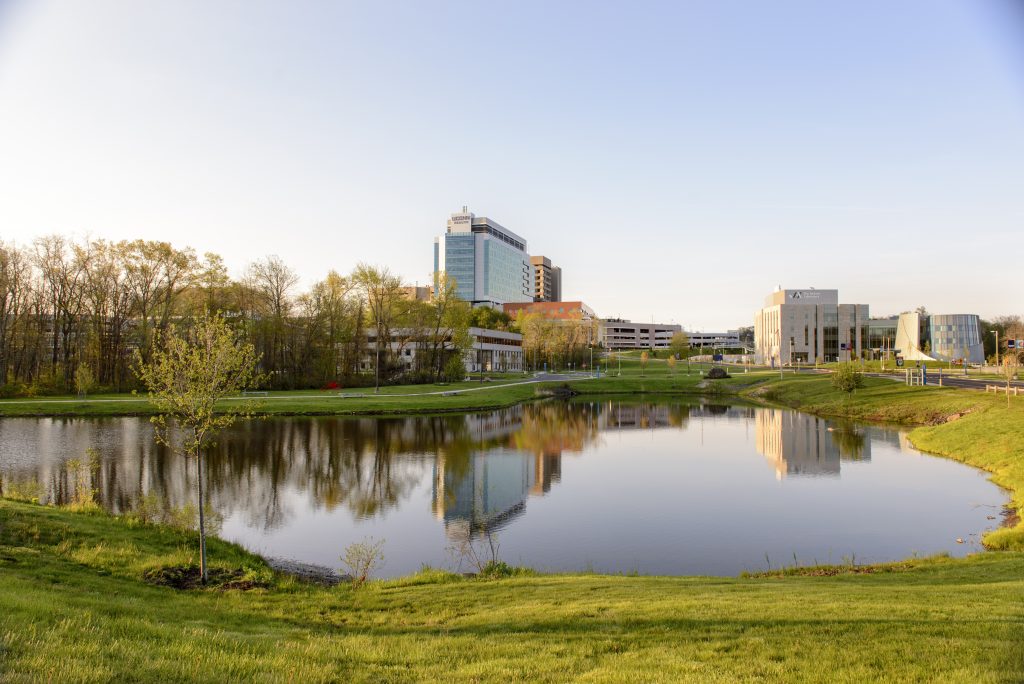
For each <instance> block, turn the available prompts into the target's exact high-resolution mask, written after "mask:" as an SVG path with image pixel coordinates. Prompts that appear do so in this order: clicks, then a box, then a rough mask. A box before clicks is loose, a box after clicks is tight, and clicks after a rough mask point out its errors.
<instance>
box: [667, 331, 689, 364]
mask: <svg viewBox="0 0 1024 684" xmlns="http://www.w3.org/2000/svg"><path fill="white" fill-rule="evenodd" d="M668 350H669V351H670V352H672V356H674V357H676V358H677V359H681V358H684V357H685V356H686V355H687V353H688V352H689V351H690V336H689V335H687V334H686V333H684V332H677V333H676V334H675V335H673V336H672V340H671V341H670V342H669V343H668Z"/></svg>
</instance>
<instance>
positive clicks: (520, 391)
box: [0, 359, 708, 417]
mask: <svg viewBox="0 0 1024 684" xmlns="http://www.w3.org/2000/svg"><path fill="white" fill-rule="evenodd" d="M702 368H705V369H706V368H708V366H707V365H706V364H705V365H703V366H701V365H698V364H693V365H692V369H691V374H690V375H689V376H688V375H687V373H686V365H685V362H681V363H680V365H679V366H677V367H676V369H675V371H670V369H669V368H668V365H667V364H666V362H665V360H664V359H660V360H659V359H652V360H651V363H650V364H649V365H648V367H647V369H646V370H643V369H641V368H640V364H639V361H634V360H630V361H623V364H622V372H621V375H615V376H608V375H604V374H603V371H602V376H601V377H600V378H586V379H584V378H583V374H578V375H579V378H580V379H577V380H573V381H572V382H571V384H572V385H573V387H574V388H575V389H576V390H577V391H584V388H590V387H593V391H595V392H601V393H608V392H622V391H638V392H639V391H650V392H661V391H670V392H671V391H688V392H694V391H697V384H698V383H699V382H700V380H701V377H700V375H699V372H700V369H702ZM615 372H616V373H617V372H618V371H617V369H616V371H615ZM486 377H489V378H491V380H490V381H489V382H481V381H480V380H479V379H474V380H467V381H465V382H456V383H449V384H443V385H442V384H429V385H393V386H389V387H382V388H381V389H380V393H379V394H375V393H374V391H373V388H372V387H370V388H365V387H360V388H352V389H340V390H297V391H275V392H269V393H268V394H267V396H266V397H263V396H255V397H249V398H247V399H246V400H247V401H251V402H254V403H255V405H256V410H255V411H256V413H260V414H275V415H357V414H360V415H377V414H411V413H437V412H444V411H467V410H484V409H495V408H503V407H505V406H512V405H514V404H517V403H519V402H522V401H527V400H530V399H533V398H535V397H537V396H538V389H539V388H541V387H543V386H545V385H548V386H552V385H561V384H564V383H563V382H549V383H538V382H536V381H535V380H534V377H533V375H532V374H518V375H510V374H496V375H493V376H491V375H488V376H486ZM587 391H590V390H589V389H588V390H587ZM343 394H344V395H348V396H344V397H343V396H341V395H343ZM242 399H243V398H242V397H239V400H242ZM227 405H228V404H227V403H225V406H227ZM153 412H154V409H153V407H152V406H151V405H150V403H149V401H148V400H147V399H146V397H145V395H143V394H137V395H132V394H103V395H91V396H89V397H87V398H86V399H84V400H82V399H79V398H78V397H75V396H55V397H37V398H31V399H3V400H0V417H3V416H124V415H150V414H152V413H153Z"/></svg>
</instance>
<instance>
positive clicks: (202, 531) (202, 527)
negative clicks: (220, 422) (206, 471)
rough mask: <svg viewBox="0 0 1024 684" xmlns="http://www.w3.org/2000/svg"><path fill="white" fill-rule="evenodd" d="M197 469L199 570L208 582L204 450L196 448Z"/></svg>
mask: <svg viewBox="0 0 1024 684" xmlns="http://www.w3.org/2000/svg"><path fill="white" fill-rule="evenodd" d="M196 456H197V462H196V464H197V470H198V471H199V572H200V574H202V576H203V584H206V582H207V580H208V579H209V575H208V573H207V569H206V513H205V511H204V510H203V508H204V506H203V503H204V501H203V452H202V451H200V450H199V449H196Z"/></svg>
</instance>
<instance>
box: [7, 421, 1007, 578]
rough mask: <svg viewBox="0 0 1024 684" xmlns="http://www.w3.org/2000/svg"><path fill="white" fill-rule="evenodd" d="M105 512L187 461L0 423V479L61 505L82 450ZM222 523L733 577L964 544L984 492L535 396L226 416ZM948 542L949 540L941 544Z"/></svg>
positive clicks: (844, 443)
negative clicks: (444, 410) (499, 407)
mask: <svg viewBox="0 0 1024 684" xmlns="http://www.w3.org/2000/svg"><path fill="white" fill-rule="evenodd" d="M90 447H92V448H95V449H96V450H97V451H98V452H99V453H100V455H101V459H100V463H99V464H98V465H99V467H98V469H97V471H96V475H95V480H94V481H93V486H94V487H95V488H96V489H97V490H98V491H99V492H100V496H101V498H102V501H103V503H104V505H105V506H106V507H107V508H109V509H110V510H114V511H125V510H131V509H132V508H134V507H135V506H136V505H137V502H138V500H139V498H140V496H141V495H142V494H149V495H150V496H156V497H158V498H159V499H160V500H161V501H162V503H163V505H164V506H168V507H174V506H181V505H183V504H185V503H187V502H190V501H192V500H193V499H194V496H195V494H194V491H195V470H194V464H191V465H190V466H188V467H186V465H185V463H184V460H183V459H181V458H180V457H173V456H168V455H167V454H165V453H164V452H163V450H161V449H159V448H157V447H156V446H154V445H153V443H152V428H151V426H150V425H149V423H148V421H146V420H145V419H137V418H106V419H93V420H81V419H73V420H68V419H39V420H34V419H3V420H0V476H2V478H3V486H4V487H5V489H6V490H7V491H10V490H11V488H12V487H13V488H18V487H24V486H25V484H26V483H31V482H34V483H37V484H38V487H39V488H41V490H42V492H43V494H44V499H46V498H48V499H50V500H54V499H56V500H61V499H63V498H65V497H66V496H67V495H68V492H69V491H71V489H72V488H73V485H72V482H73V480H74V478H75V477H76V475H75V474H74V473H69V472H68V471H67V469H66V468H65V467H64V463H65V461H66V460H67V459H68V458H79V459H81V458H83V457H84V454H85V451H86V449H88V448H90ZM209 474H210V484H211V488H210V491H211V495H210V496H211V502H212V504H213V505H214V506H215V507H216V508H217V509H218V510H219V511H220V512H221V513H222V514H223V515H224V525H223V528H222V532H221V533H222V536H224V537H226V538H228V539H232V540H235V541H239V542H242V543H244V544H245V545H246V546H248V547H249V548H251V549H253V550H255V551H259V552H262V553H266V554H268V555H275V556H285V557H291V558H296V559H299V560H304V561H307V562H314V563H321V564H325V565H331V566H336V565H338V562H337V559H338V556H339V554H340V553H341V551H342V549H344V547H345V546H346V545H348V544H350V543H352V542H353V541H358V540H361V539H363V538H365V537H370V536H372V537H375V538H377V539H385V540H386V543H385V556H386V557H387V562H386V567H385V569H384V572H385V574H390V575H399V574H405V573H408V572H412V571H414V570H416V569H418V568H419V567H420V565H422V564H424V563H428V564H431V565H435V566H447V567H452V566H453V560H452V558H451V556H450V554H449V553H448V552H446V548H447V547H449V546H451V545H452V544H453V543H456V542H458V541H459V540H461V539H466V538H468V537H472V538H477V539H479V538H481V537H482V536H483V535H485V534H486V533H487V532H492V533H494V534H495V535H496V536H497V539H498V542H499V543H500V555H501V557H502V558H503V559H504V560H506V561H509V562H512V563H521V564H525V565H530V566H533V567H536V568H539V569H544V570H573V569H583V568H588V567H590V568H594V569H596V570H599V571H607V572H629V571H633V570H637V571H639V572H642V573H652V574H654V573H666V574H680V573H685V574H693V573H697V574H702V573H706V574H736V573H738V572H740V571H742V570H744V569H758V568H763V567H764V566H765V564H766V559H765V556H766V554H767V556H768V559H769V560H770V562H771V564H772V566H773V567H774V566H778V565H783V564H792V563H793V557H794V554H795V555H796V558H797V559H798V560H799V561H800V562H801V563H810V562H813V561H815V560H816V561H818V562H830V561H831V562H841V561H842V559H843V558H844V557H850V556H851V555H855V556H856V558H857V560H858V562H873V561H882V560H891V559H897V558H903V557H906V556H909V555H911V554H912V553H919V554H922V555H926V554H931V553H936V552H940V551H947V552H950V553H953V554H963V553H966V552H968V551H970V550H976V549H977V548H979V547H978V544H977V539H978V536H979V533H980V532H981V531H982V530H984V529H986V528H989V527H992V526H994V525H995V524H997V522H998V521H997V520H989V519H988V516H993V515H998V513H999V511H1000V509H1001V506H1002V503H1003V502H1004V500H1005V497H1004V496H1003V494H1002V493H1001V492H1000V491H999V490H998V489H997V488H996V487H995V486H994V485H992V484H991V483H989V482H988V481H987V479H986V476H985V474H984V473H981V472H980V471H976V470H973V469H971V468H968V467H966V466H963V465H962V464H959V463H956V462H953V461H949V460H945V459H939V458H933V457H929V456H925V455H922V454H920V453H918V452H916V451H914V450H913V449H910V448H908V447H907V445H906V444H905V440H904V439H903V438H902V436H901V434H900V433H898V432H896V431H893V430H887V429H881V428H874V427H865V426H858V425H854V424H842V423H833V422H829V421H825V420H822V419H819V418H815V417H813V416H808V415H805V414H799V413H794V412H791V411H782V410H775V409H760V408H759V409H750V408H731V409H728V410H726V409H725V407H716V406H693V407H687V406H685V405H649V404H619V403H608V402H606V403H585V402H584V403H578V404H570V405H566V404H561V403H545V404H534V405H528V406H521V407H515V408H512V409H508V410H504V411H498V412H493V413H488V414H476V415H470V416H441V417H424V418H389V419H380V420H376V419H369V418H361V419H338V418H294V419H293V418H287V419H285V418H276V419H269V420H261V421H251V422H248V423H245V424H242V425H239V426H237V427H236V428H234V429H232V431H231V432H230V433H228V434H227V435H225V437H224V438H223V439H222V440H220V443H219V445H218V447H217V448H216V450H215V452H214V453H213V454H212V455H211V458H210V465H209ZM957 537H962V538H964V539H966V540H967V541H968V543H967V544H957V543H956V541H955V540H956V538H957Z"/></svg>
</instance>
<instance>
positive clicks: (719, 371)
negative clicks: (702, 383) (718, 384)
mask: <svg viewBox="0 0 1024 684" xmlns="http://www.w3.org/2000/svg"><path fill="white" fill-rule="evenodd" d="M705 377H706V378H707V379H708V380H723V379H725V378H727V377H729V374H728V373H726V372H725V369H724V368H719V367H717V366H716V367H714V368H712V369H711V370H709V371H708V374H707V375H706V376H705Z"/></svg>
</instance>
